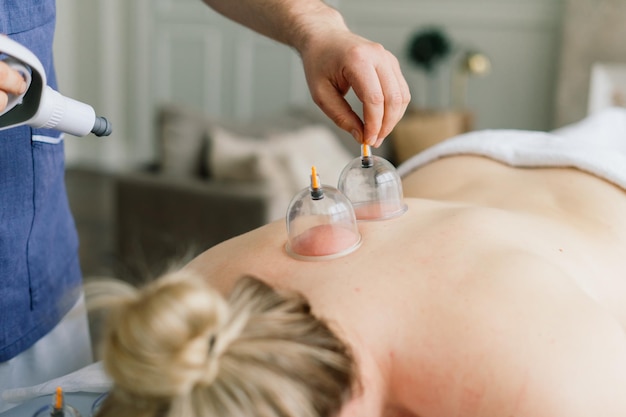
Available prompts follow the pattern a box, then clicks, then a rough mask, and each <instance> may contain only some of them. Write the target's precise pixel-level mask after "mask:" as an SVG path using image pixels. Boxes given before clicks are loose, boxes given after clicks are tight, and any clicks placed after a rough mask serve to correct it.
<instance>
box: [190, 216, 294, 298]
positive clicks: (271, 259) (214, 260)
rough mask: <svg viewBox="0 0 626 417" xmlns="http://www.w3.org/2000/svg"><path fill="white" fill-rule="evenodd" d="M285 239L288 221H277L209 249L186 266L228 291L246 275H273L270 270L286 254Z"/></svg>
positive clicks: (261, 276) (222, 289)
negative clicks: (285, 222) (269, 272)
mask: <svg viewBox="0 0 626 417" xmlns="http://www.w3.org/2000/svg"><path fill="white" fill-rule="evenodd" d="M285 240H286V231H285V225H284V223H283V222H280V221H277V222H274V223H270V224H268V225H265V226H262V227H260V228H258V229H255V230H252V231H250V232H247V233H245V234H243V235H240V236H236V237H234V238H232V239H229V240H226V241H224V242H222V243H220V244H218V245H216V246H213V247H211V248H209V249H207V250H206V251H204V252H203V253H201V254H200V255H198V256H197V257H196V258H194V259H193V260H192V261H191V262H189V263H188V264H187V265H186V266H185V268H187V269H190V270H192V271H194V272H196V273H198V274H199V275H200V276H202V277H204V278H205V279H207V280H208V281H209V282H210V283H211V284H213V285H215V286H216V287H217V288H218V289H220V290H221V291H222V292H225V293H226V292H228V291H229V290H230V288H232V286H233V284H234V283H235V282H236V281H237V280H238V279H239V278H241V277H242V276H243V275H254V276H257V277H259V278H265V277H266V276H268V275H270V274H267V272H266V271H267V270H268V269H269V270H271V267H272V265H276V263H277V262H279V260H280V259H281V258H282V257H284V255H283V252H284V243H285Z"/></svg>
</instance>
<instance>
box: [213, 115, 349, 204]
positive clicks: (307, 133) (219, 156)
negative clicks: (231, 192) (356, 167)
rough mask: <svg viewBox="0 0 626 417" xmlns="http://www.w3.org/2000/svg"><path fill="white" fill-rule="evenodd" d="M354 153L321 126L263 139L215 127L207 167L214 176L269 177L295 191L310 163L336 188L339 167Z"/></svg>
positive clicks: (301, 185) (307, 177)
mask: <svg viewBox="0 0 626 417" xmlns="http://www.w3.org/2000/svg"><path fill="white" fill-rule="evenodd" d="M356 156H358V155H355V156H353V155H350V154H349V153H348V151H347V150H346V149H345V148H344V147H343V146H341V145H340V144H339V143H338V141H337V139H336V137H335V136H334V135H333V133H332V132H331V131H330V130H329V129H328V128H326V127H324V126H309V127H304V128H302V129H298V130H296V131H293V132H282V133H277V134H273V135H268V137H266V138H250V137H245V136H239V135H237V134H234V133H233V132H230V131H228V130H225V129H223V128H220V127H216V128H214V129H213V131H212V134H211V139H210V151H209V166H210V167H211V172H212V174H213V177H214V178H216V179H224V180H240V181H255V180H258V181H267V180H271V181H273V182H276V183H280V184H282V185H284V186H285V187H286V189H288V190H289V191H290V192H292V193H296V192H298V191H300V190H301V189H302V188H304V187H307V186H308V185H309V182H310V173H311V167H312V166H313V165H315V167H316V168H317V172H318V173H319V175H320V180H321V181H322V183H323V184H328V185H332V186H334V187H336V186H337V180H338V178H339V174H340V173H341V170H342V169H343V168H344V167H345V166H346V165H347V164H348V163H349V162H350V161H351V160H352V159H353V158H354V157H356Z"/></svg>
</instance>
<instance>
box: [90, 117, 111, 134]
mask: <svg viewBox="0 0 626 417" xmlns="http://www.w3.org/2000/svg"><path fill="white" fill-rule="evenodd" d="M112 131H113V125H112V124H111V122H109V121H108V120H107V119H106V118H104V117H100V116H98V117H96V121H95V122H94V124H93V129H91V133H93V134H94V135H96V136H109V135H110V134H111V132H112Z"/></svg>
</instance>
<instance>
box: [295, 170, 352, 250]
mask: <svg viewBox="0 0 626 417" xmlns="http://www.w3.org/2000/svg"><path fill="white" fill-rule="evenodd" d="M287 236H288V240H287V245H286V250H287V253H289V255H291V256H292V257H294V258H296V259H301V260H307V261H313V260H315V261H317V260H327V259H333V258H337V257H340V256H344V255H347V254H349V253H351V252H353V251H354V250H356V249H357V248H358V247H359V246H360V245H361V234H360V233H359V229H358V226H357V221H356V216H355V214H354V208H353V207H352V204H351V203H350V200H348V199H347V198H346V196H345V195H343V194H342V193H341V192H340V191H339V190H337V189H336V188H335V187H331V186H328V185H323V186H322V185H321V184H320V180H319V177H318V175H317V171H316V169H315V167H312V169H311V186H310V188H305V189H303V190H302V191H300V192H299V193H298V194H296V196H295V197H294V198H293V199H292V200H291V203H290V204H289V208H288V209H287Z"/></svg>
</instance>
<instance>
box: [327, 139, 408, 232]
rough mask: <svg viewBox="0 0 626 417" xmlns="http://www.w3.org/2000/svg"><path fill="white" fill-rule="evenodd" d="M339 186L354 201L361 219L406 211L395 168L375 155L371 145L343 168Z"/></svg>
mask: <svg viewBox="0 0 626 417" xmlns="http://www.w3.org/2000/svg"><path fill="white" fill-rule="evenodd" d="M337 188H338V189H339V191H341V192H342V193H343V194H344V195H346V196H347V197H348V198H349V199H350V201H351V202H352V205H353V206H354V211H355V214H356V217H357V219H358V220H384V219H389V218H392V217H396V216H399V215H401V214H403V213H404V212H405V211H406V210H407V206H406V204H405V203H404V201H403V194H402V180H401V179H400V176H399V175H398V173H397V172H396V168H395V167H394V166H393V165H392V164H391V163H390V162H389V161H387V160H386V159H384V158H381V157H379V156H375V155H372V152H371V149H370V147H369V146H368V145H363V146H362V148H361V157H359V158H355V159H353V160H352V161H351V162H350V163H349V164H348V165H346V166H345V167H344V169H343V170H342V171H341V174H340V175H339V185H338V187H337Z"/></svg>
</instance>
